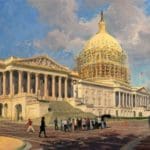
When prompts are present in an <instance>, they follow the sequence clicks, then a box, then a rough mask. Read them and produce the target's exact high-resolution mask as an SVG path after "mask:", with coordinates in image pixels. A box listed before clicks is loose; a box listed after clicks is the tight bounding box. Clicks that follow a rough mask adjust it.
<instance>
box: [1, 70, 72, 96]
mask: <svg viewBox="0 0 150 150" xmlns="http://www.w3.org/2000/svg"><path fill="white" fill-rule="evenodd" d="M14 72H17V74H16V76H15V74H14ZM6 73H9V77H8V76H6ZM23 73H26V76H27V78H26V79H24V76H23V75H24V74H23ZM1 75H2V76H1V79H0V81H1V82H0V86H1V92H0V95H8V94H7V93H8V92H6V90H7V88H6V86H7V87H8V85H7V83H6V79H7V80H8V81H9V95H14V94H16V93H15V90H16V89H15V88H17V94H20V93H24V92H26V93H29V94H39V93H38V92H39V91H40V90H41V85H40V84H41V83H40V82H41V80H40V75H41V76H42V82H43V83H42V84H44V87H43V91H44V93H43V96H44V97H47V96H49V93H48V90H51V92H50V93H51V96H52V97H60V98H61V97H64V98H67V97H72V96H73V94H72V93H73V91H72V90H73V89H72V80H71V79H69V78H67V77H62V76H55V75H52V74H38V73H31V72H24V71H20V70H18V71H17V70H10V71H7V72H2V73H1ZM31 75H33V76H34V77H33V78H34V84H35V85H34V92H33V91H32V90H33V89H31ZM48 77H49V80H50V81H49V82H50V84H51V85H49V86H50V87H51V89H48V88H50V87H48ZM14 78H16V79H14ZM56 78H57V81H56ZM23 80H26V81H24V82H26V83H25V85H26V90H25V87H24V88H23V86H24V85H23ZM57 82H58V83H57ZM56 84H58V85H57V87H56ZM16 86H17V87H16ZM62 86H63V87H64V88H62ZM56 90H57V93H58V94H56ZM40 93H41V91H40ZM62 93H63V94H62Z"/></svg>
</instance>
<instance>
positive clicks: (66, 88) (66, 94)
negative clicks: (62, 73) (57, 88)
mask: <svg viewBox="0 0 150 150" xmlns="http://www.w3.org/2000/svg"><path fill="white" fill-rule="evenodd" d="M67 83H68V79H67V78H65V98H68V84H67Z"/></svg>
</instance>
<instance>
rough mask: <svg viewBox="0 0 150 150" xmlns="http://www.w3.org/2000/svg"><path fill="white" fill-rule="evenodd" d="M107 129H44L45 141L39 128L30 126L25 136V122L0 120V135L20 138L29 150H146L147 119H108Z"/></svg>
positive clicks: (149, 136) (148, 145)
mask: <svg viewBox="0 0 150 150" xmlns="http://www.w3.org/2000/svg"><path fill="white" fill-rule="evenodd" d="M108 126H109V127H108V128H105V129H96V130H90V131H75V132H63V131H55V130H54V129H53V128H52V127H49V126H48V127H47V128H46V130H47V135H48V138H39V137H38V131H39V126H34V128H35V130H36V132H35V133H27V132H26V126H25V123H24V124H23V123H19V124H18V123H15V122H11V121H5V120H3V121H2V120H1V121H0V136H9V137H16V138H19V139H22V140H24V141H25V142H27V143H29V145H30V144H31V145H32V147H31V149H32V150H55V149H56V150H57V149H58V150H78V149H80V150H84V149H85V150H119V149H121V150H126V149H127V150H128V149H133V148H134V149H137V150H148V149H150V132H149V131H150V129H149V127H148V123H147V120H142V121H139V120H135V121H131V120H130V121H127V120H118V121H112V120H111V121H109V122H108ZM31 145H30V146H31Z"/></svg>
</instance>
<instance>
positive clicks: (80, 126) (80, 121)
mask: <svg viewBox="0 0 150 150" xmlns="http://www.w3.org/2000/svg"><path fill="white" fill-rule="evenodd" d="M54 127H55V130H58V129H60V130H62V131H65V132H66V131H76V130H91V129H98V128H101V129H103V128H106V127H107V126H106V121H105V119H104V118H100V117H97V118H94V119H90V118H68V119H64V120H60V121H59V120H58V119H57V118H55V119H54Z"/></svg>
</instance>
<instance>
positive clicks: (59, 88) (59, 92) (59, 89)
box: [58, 77, 62, 97]
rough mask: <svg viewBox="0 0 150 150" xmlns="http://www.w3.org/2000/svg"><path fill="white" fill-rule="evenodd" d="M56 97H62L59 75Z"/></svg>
mask: <svg viewBox="0 0 150 150" xmlns="http://www.w3.org/2000/svg"><path fill="white" fill-rule="evenodd" d="M58 84H59V85H58V97H62V95H61V77H58Z"/></svg>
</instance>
